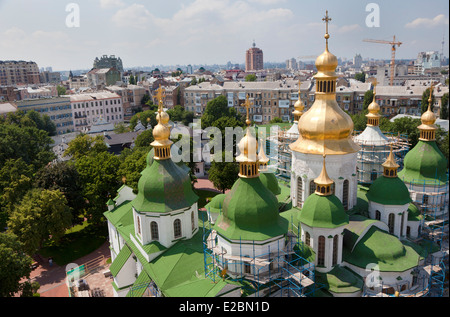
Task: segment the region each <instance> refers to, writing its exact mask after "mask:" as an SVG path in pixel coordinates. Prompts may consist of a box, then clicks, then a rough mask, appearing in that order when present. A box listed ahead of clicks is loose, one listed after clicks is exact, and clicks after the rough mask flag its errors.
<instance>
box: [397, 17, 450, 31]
mask: <svg viewBox="0 0 450 317" xmlns="http://www.w3.org/2000/svg"><path fill="white" fill-rule="evenodd" d="M440 25H448V18H447V17H446V16H445V15H444V14H439V15H437V16H436V17H434V18H433V19H429V18H417V19H415V20H414V21H412V22H409V23H407V24H406V25H405V27H406V28H408V29H415V28H422V27H425V28H433V27H435V26H440Z"/></svg>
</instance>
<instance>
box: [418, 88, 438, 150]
mask: <svg viewBox="0 0 450 317" xmlns="http://www.w3.org/2000/svg"><path fill="white" fill-rule="evenodd" d="M432 101H433V85H431V87H430V98H429V99H428V110H427V111H425V113H424V114H423V115H422V117H421V118H420V119H421V121H422V124H421V125H420V126H419V127H418V129H419V130H420V137H419V140H421V141H434V140H436V130H437V127H436V126H435V125H434V124H435V122H436V115H435V114H434V112H433V111H431V103H432Z"/></svg>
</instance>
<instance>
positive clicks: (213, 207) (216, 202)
mask: <svg viewBox="0 0 450 317" xmlns="http://www.w3.org/2000/svg"><path fill="white" fill-rule="evenodd" d="M225 196H226V195H225V194H219V195H216V196H215V197H214V198H213V199H211V201H210V202H209V203H208V204H206V205H205V208H206V210H209V211H210V212H213V213H219V212H220V211H221V210H222V209H223V201H224V199H225Z"/></svg>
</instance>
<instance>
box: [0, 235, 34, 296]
mask: <svg viewBox="0 0 450 317" xmlns="http://www.w3.org/2000/svg"><path fill="white" fill-rule="evenodd" d="M32 263H33V260H32V259H31V257H29V256H28V255H26V254H24V245H23V243H21V242H20V241H19V239H18V238H17V236H16V235H14V234H13V233H11V232H6V233H2V232H0V281H1V283H0V297H12V296H14V294H15V293H17V292H19V291H20V290H21V288H22V287H23V286H22V283H21V282H20V281H21V280H22V279H24V278H26V279H28V278H29V277H30V273H31V264H32Z"/></svg>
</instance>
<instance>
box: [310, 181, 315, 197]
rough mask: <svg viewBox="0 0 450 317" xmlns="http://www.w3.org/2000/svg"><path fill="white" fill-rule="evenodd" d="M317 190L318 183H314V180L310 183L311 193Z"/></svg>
mask: <svg viewBox="0 0 450 317" xmlns="http://www.w3.org/2000/svg"><path fill="white" fill-rule="evenodd" d="M315 191H316V183H314V181H313V180H312V181H311V182H310V183H309V194H310V195H312V194H314V192H315Z"/></svg>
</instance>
